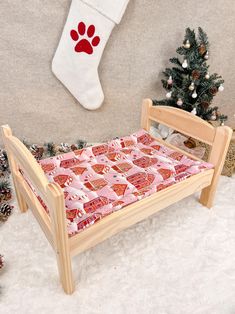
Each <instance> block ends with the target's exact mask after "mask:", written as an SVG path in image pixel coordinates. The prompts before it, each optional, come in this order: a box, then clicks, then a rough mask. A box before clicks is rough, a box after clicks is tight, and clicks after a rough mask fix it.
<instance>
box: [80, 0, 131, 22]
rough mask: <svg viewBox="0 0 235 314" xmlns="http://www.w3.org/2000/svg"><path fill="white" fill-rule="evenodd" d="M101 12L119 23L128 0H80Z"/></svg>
mask: <svg viewBox="0 0 235 314" xmlns="http://www.w3.org/2000/svg"><path fill="white" fill-rule="evenodd" d="M82 1H83V2H85V3H86V4H88V5H89V6H91V7H92V8H94V9H95V10H97V11H99V12H100V13H101V14H103V15H104V16H106V17H107V18H109V19H110V20H112V21H113V22H114V23H116V24H119V23H120V21H121V19H122V16H123V14H124V13H125V10H126V7H127V5H128V2H129V0H82Z"/></svg>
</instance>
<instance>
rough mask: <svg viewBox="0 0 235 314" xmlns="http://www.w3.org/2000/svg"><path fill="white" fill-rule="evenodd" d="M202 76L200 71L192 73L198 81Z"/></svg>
mask: <svg viewBox="0 0 235 314" xmlns="http://www.w3.org/2000/svg"><path fill="white" fill-rule="evenodd" d="M200 76H201V74H200V72H199V71H198V70H193V72H192V78H193V79H194V80H198V79H199V78H200Z"/></svg>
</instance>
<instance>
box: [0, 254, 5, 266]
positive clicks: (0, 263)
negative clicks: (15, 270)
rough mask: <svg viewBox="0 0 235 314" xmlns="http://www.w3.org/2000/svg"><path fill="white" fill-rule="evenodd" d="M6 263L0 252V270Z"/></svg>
mask: <svg viewBox="0 0 235 314" xmlns="http://www.w3.org/2000/svg"><path fill="white" fill-rule="evenodd" d="M4 264H5V263H4V259H3V255H1V254H0V270H1V269H2V268H3V267H4Z"/></svg>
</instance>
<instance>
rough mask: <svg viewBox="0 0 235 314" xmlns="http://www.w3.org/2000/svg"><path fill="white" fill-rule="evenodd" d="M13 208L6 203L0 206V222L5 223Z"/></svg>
mask: <svg viewBox="0 0 235 314" xmlns="http://www.w3.org/2000/svg"><path fill="white" fill-rule="evenodd" d="M12 209H13V206H11V205H9V204H8V203H3V204H1V205H0V221H6V220H7V219H8V217H9V216H10V214H11V212H12Z"/></svg>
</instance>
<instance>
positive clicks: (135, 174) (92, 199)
mask: <svg viewBox="0 0 235 314" xmlns="http://www.w3.org/2000/svg"><path fill="white" fill-rule="evenodd" d="M40 164H41V166H42V169H43V170H44V172H45V174H46V176H47V178H48V180H49V181H50V182H56V183H58V184H59V185H60V186H61V188H62V189H63V191H64V198H65V207H66V209H65V210H66V216H67V221H68V233H69V235H74V234H76V233H78V232H80V231H81V230H83V229H85V228H87V227H89V226H91V225H92V224H94V223H95V222H96V221H98V220H100V219H101V218H103V217H105V216H107V215H109V214H111V213H113V212H114V211H116V210H120V209H121V208H123V207H124V206H126V205H128V204H131V203H133V202H136V201H137V200H140V199H142V198H144V197H147V196H149V195H151V194H153V193H155V192H157V191H160V190H162V189H164V188H166V187H168V186H170V185H172V184H175V183H177V182H178V181H181V180H184V179H185V178H188V177H190V176H191V175H194V174H197V173H199V172H201V171H204V170H206V169H210V168H212V167H213V166H212V165H211V164H208V163H206V162H199V161H195V160H192V159H189V158H188V157H186V156H185V155H182V154H181V153H179V152H176V151H174V150H171V149H169V148H167V147H165V146H163V145H161V144H160V143H159V142H157V141H156V140H154V139H153V138H152V137H151V136H150V135H149V134H148V133H147V132H146V131H144V130H140V131H138V132H136V133H134V134H132V135H130V136H126V137H123V138H120V139H115V140H112V141H110V142H108V143H105V144H101V145H97V146H91V147H88V148H85V149H82V150H77V151H73V152H70V153H66V154H63V155H59V156H55V157H51V158H48V159H44V160H41V161H40ZM44 207H45V209H46V206H44ZM46 210H47V209H46Z"/></svg>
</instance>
